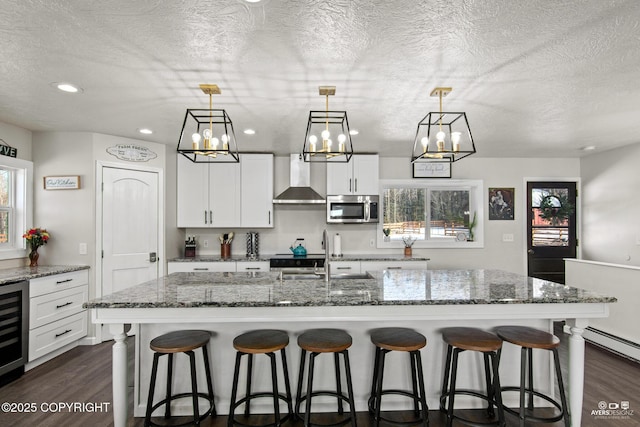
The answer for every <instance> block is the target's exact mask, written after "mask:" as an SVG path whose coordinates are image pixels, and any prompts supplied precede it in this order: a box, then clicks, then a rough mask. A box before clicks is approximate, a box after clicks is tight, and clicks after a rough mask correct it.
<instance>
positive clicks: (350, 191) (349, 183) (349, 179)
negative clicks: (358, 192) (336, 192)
mask: <svg viewBox="0 0 640 427" xmlns="http://www.w3.org/2000/svg"><path fill="white" fill-rule="evenodd" d="M349 193H351V178H349Z"/></svg>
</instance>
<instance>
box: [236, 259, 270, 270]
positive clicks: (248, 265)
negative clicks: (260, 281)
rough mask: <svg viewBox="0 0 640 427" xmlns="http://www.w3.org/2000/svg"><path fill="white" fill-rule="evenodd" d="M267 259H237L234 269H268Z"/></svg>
mask: <svg viewBox="0 0 640 427" xmlns="http://www.w3.org/2000/svg"><path fill="white" fill-rule="evenodd" d="M269 268H270V267H269V261H238V262H236V271H269Z"/></svg>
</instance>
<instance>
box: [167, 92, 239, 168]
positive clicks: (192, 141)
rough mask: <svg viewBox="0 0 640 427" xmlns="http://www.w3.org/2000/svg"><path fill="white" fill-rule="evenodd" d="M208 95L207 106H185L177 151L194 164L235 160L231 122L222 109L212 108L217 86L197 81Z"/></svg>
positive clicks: (234, 141) (234, 138)
mask: <svg viewBox="0 0 640 427" xmlns="http://www.w3.org/2000/svg"><path fill="white" fill-rule="evenodd" d="M200 89H201V90H202V92H204V93H205V94H206V95H209V109H193V108H190V109H187V112H186V114H185V116H184V122H183V123H182V131H181V132H180V139H179V140H178V153H180V154H182V155H183V156H185V157H186V158H188V159H189V160H191V161H192V162H194V163H238V162H239V161H240V156H239V155H238V146H237V144H236V136H235V132H234V130H233V123H232V122H231V119H230V118H229V115H228V114H227V112H226V111H225V110H222V109H214V108H213V95H219V94H220V93H221V91H220V88H219V87H218V85H214V84H201V85H200Z"/></svg>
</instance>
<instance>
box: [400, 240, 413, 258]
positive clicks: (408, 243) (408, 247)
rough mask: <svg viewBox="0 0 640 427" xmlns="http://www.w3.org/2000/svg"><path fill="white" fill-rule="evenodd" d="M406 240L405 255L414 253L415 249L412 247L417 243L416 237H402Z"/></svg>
mask: <svg viewBox="0 0 640 427" xmlns="http://www.w3.org/2000/svg"><path fill="white" fill-rule="evenodd" d="M402 241H403V242H404V256H411V255H412V254H413V250H412V249H411V247H412V246H413V244H414V243H415V241H416V239H415V238H413V237H410V236H406V237H403V238H402Z"/></svg>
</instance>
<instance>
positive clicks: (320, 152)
mask: <svg viewBox="0 0 640 427" xmlns="http://www.w3.org/2000/svg"><path fill="white" fill-rule="evenodd" d="M318 89H319V94H320V95H321V96H324V97H325V110H324V111H310V112H309V120H308V122H307V132H306V134H305V137H304V145H303V146H302V157H303V159H304V161H305V162H329V161H332V162H348V161H349V160H351V156H353V145H352V144H351V134H350V133H349V120H347V112H346V111H329V96H332V95H335V94H336V87H335V86H320V87H319V88H318Z"/></svg>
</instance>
